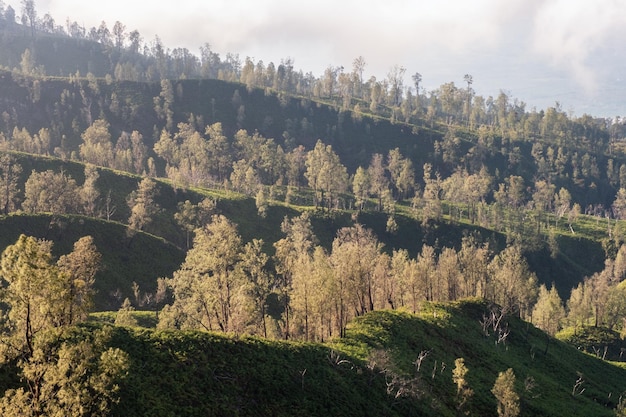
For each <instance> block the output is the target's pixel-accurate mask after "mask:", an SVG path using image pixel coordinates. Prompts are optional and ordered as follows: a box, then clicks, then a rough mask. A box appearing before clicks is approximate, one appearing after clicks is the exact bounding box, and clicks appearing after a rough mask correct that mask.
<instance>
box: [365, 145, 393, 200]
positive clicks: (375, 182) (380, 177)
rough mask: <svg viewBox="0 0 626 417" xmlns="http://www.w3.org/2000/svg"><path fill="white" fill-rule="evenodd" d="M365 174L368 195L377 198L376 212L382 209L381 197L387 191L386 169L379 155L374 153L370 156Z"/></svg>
mask: <svg viewBox="0 0 626 417" xmlns="http://www.w3.org/2000/svg"><path fill="white" fill-rule="evenodd" d="M367 172H368V175H369V178H370V193H371V194H372V195H374V196H376V197H378V211H381V210H382V209H383V195H384V193H385V191H387V190H388V189H389V180H388V179H387V169H386V167H385V164H384V158H383V156H382V155H381V154H379V153H375V154H374V155H372V160H371V162H370V165H369V167H368V168H367Z"/></svg>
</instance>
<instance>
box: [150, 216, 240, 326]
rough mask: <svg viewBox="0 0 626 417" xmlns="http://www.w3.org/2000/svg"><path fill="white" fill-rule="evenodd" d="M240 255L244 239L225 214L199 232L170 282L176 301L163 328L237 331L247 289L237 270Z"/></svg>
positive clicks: (164, 314) (165, 315) (166, 310)
mask: <svg viewBox="0 0 626 417" xmlns="http://www.w3.org/2000/svg"><path fill="white" fill-rule="evenodd" d="M240 256H241V237H240V236H239V234H238V233H237V229H236V227H235V225H234V224H233V223H231V222H230V221H229V220H228V219H227V218H226V217H224V216H222V215H214V216H213V218H212V220H211V222H210V223H209V224H208V225H206V226H205V227H203V228H202V229H198V231H197V232H196V236H195V238H194V241H193V247H192V248H191V249H190V250H189V252H187V256H186V257H185V261H184V262H183V264H182V265H181V267H180V269H178V270H177V271H175V272H174V275H173V277H172V278H171V279H169V280H168V285H169V287H170V288H171V289H172V292H173V297H174V301H173V303H172V304H171V305H169V306H165V307H164V309H163V312H162V314H161V315H160V320H159V325H160V326H162V327H176V328H183V329H204V330H221V331H223V332H229V331H233V330H237V329H236V327H235V326H233V320H234V319H235V317H234V315H235V311H236V307H237V306H236V302H237V300H238V299H239V298H238V296H239V293H240V291H241V290H242V289H243V285H242V283H243V279H242V274H241V272H240V269H239V268H238V267H237V264H238V262H239V259H240ZM235 321H236V320H235Z"/></svg>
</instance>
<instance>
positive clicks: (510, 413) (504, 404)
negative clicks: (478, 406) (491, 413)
mask: <svg viewBox="0 0 626 417" xmlns="http://www.w3.org/2000/svg"><path fill="white" fill-rule="evenodd" d="M491 393H492V394H493V395H494V396H495V397H496V401H497V403H498V408H497V410H498V416H499V417H517V416H518V415H519V413H520V405H519V395H518V394H517V392H515V374H514V373H513V369H511V368H509V369H507V370H506V371H505V372H500V373H499V374H498V378H497V379H496V382H495V384H494V385H493V388H492V389H491Z"/></svg>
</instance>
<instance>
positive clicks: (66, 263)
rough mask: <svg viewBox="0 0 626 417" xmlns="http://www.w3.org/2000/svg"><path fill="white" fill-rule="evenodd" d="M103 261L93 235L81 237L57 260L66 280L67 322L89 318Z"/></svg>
mask: <svg viewBox="0 0 626 417" xmlns="http://www.w3.org/2000/svg"><path fill="white" fill-rule="evenodd" d="M101 261H102V255H101V254H100V252H98V249H97V248H96V245H95V243H94V241H93V238H92V237H91V236H84V237H82V238H80V239H79V240H78V241H76V243H74V250H73V251H72V252H71V253H69V254H67V255H63V256H61V257H60V258H59V260H58V261H57V266H58V267H59V269H60V271H61V272H62V273H63V274H64V277H65V280H66V284H65V286H66V292H67V301H66V303H65V304H66V306H67V307H66V313H65V316H66V318H65V322H66V324H74V323H76V322H78V321H83V320H85V319H87V314H88V312H89V310H90V309H91V308H92V307H93V295H94V289H93V285H94V283H95V277H96V273H97V272H98V270H99V269H100V265H101Z"/></svg>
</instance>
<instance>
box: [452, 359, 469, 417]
mask: <svg viewBox="0 0 626 417" xmlns="http://www.w3.org/2000/svg"><path fill="white" fill-rule="evenodd" d="M467 372H468V370H467V367H466V366H465V360H464V359H463V358H457V359H456V360H455V361H454V369H453V370H452V381H454V383H455V384H456V401H457V406H456V407H457V410H458V412H459V413H461V414H462V413H463V412H464V409H465V406H466V405H467V402H468V401H469V400H470V399H471V398H472V396H473V395H474V390H472V389H471V388H470V387H469V384H468V383H467V380H466V379H465V376H466V375H467Z"/></svg>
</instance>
